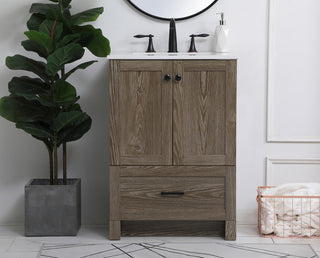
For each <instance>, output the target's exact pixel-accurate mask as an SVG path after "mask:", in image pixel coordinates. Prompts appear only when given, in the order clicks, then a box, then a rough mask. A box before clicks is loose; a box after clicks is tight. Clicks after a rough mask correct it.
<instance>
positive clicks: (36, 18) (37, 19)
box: [27, 13, 46, 31]
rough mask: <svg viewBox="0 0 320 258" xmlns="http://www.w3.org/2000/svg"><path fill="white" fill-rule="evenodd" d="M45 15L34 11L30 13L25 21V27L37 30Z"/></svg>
mask: <svg viewBox="0 0 320 258" xmlns="http://www.w3.org/2000/svg"><path fill="white" fill-rule="evenodd" d="M45 18H46V17H45V16H44V15H42V14H38V13H34V14H32V15H31V17H30V19H29V20H28V22H27V27H28V29H29V30H37V31H38V30H39V27H40V25H41V23H42V22H43V21H44V20H45Z"/></svg>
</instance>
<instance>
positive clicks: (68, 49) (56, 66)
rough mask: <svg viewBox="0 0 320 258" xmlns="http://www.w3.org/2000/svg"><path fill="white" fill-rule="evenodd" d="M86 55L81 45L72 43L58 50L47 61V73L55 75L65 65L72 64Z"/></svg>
mask: <svg viewBox="0 0 320 258" xmlns="http://www.w3.org/2000/svg"><path fill="white" fill-rule="evenodd" d="M83 55H84V49H83V48H82V47H81V45H79V44H75V43H71V44H69V45H67V46H65V47H62V48H58V49H56V50H55V51H54V52H53V53H52V54H51V55H50V56H49V57H48V59H47V61H48V63H47V69H46V73H47V74H48V75H54V74H56V73H57V72H58V71H60V70H61V69H62V68H63V66H64V65H65V64H68V63H72V62H74V61H76V60H78V59H80V58H82V57H83Z"/></svg>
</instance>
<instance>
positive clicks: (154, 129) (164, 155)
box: [110, 60, 172, 165]
mask: <svg viewBox="0 0 320 258" xmlns="http://www.w3.org/2000/svg"><path fill="white" fill-rule="evenodd" d="M171 73H172V62H165V61H153V60H149V61H142V60H133V61H130V60H111V61H110V163H111V165H171V164H172V81H171V80H170V81H166V80H165V79H164V76H165V74H171Z"/></svg>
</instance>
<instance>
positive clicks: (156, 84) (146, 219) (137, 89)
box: [109, 60, 237, 240]
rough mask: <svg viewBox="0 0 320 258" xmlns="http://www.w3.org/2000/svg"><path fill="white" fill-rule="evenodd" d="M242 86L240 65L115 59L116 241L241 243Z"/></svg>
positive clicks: (112, 77) (113, 173)
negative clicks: (179, 238)
mask: <svg viewBox="0 0 320 258" xmlns="http://www.w3.org/2000/svg"><path fill="white" fill-rule="evenodd" d="M166 74H169V75H171V78H172V79H171V80H170V81H166V80H164V76H165V75H166ZM175 75H181V76H182V80H181V81H176V80H175V79H174V78H175ZM236 81H237V61H236V60H174V61H172V60H111V61H110V165H111V166H110V178H109V181H110V232H109V237H110V239H112V240H118V239H120V235H121V233H122V234H123V235H146V234H147V235H163V234H165V235H179V234H184V235H198V234H201V235H210V234H214V235H217V234H218V235H224V236H225V239H226V240H235V239H236V166H235V165H236V105H237V101H236V99H237V97H236ZM161 193H164V194H161ZM168 193H169V194H168ZM172 193H173V194H172Z"/></svg>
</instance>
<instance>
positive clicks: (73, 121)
mask: <svg viewBox="0 0 320 258" xmlns="http://www.w3.org/2000/svg"><path fill="white" fill-rule="evenodd" d="M49 1H50V2H52V3H34V4H32V6H31V8H30V13H31V17H30V19H29V20H28V22H27V27H28V29H29V30H28V31H27V32H25V33H24V34H25V36H26V40H24V41H22V42H21V45H22V47H23V48H24V49H25V50H26V51H30V52H34V53H36V54H37V55H38V56H39V58H38V60H34V59H32V58H29V57H27V56H23V55H15V56H8V57H7V58H6V65H7V67H8V68H9V69H11V70H23V71H27V72H31V73H32V74H33V76H32V77H29V76H20V77H13V78H12V80H11V81H10V82H9V85H8V86H9V92H10V95H9V96H5V97H2V98H1V99H0V115H1V116H2V117H4V118H5V119H7V120H9V121H11V122H14V123H15V124H16V127H17V128H19V129H22V130H24V131H25V132H26V133H28V134H30V135H32V136H33V137H34V138H35V139H37V140H40V141H42V142H43V143H44V144H45V146H46V148H47V150H48V152H49V164H50V183H51V184H58V158H57V149H58V148H59V147H60V146H61V145H62V146H63V182H64V183H65V184H66V183H67V171H66V155H67V153H66V144H67V143H68V142H71V141H76V140H78V139H80V138H81V137H82V136H83V135H84V134H85V133H86V132H87V131H88V130H89V129H90V127H91V118H90V116H89V115H88V114H86V113H85V112H83V111H82V109H81V107H80V105H79V103H78V101H79V99H80V97H79V96H78V95H77V91H76V88H75V87H74V86H73V85H72V84H71V83H70V82H68V81H67V80H68V79H69V77H70V76H71V75H72V74H73V73H74V72H76V71H78V70H84V69H86V68H87V67H89V66H90V65H92V64H93V63H95V62H96V61H89V62H84V63H81V64H78V65H77V66H72V63H74V62H75V61H78V60H80V59H81V58H82V57H83V55H84V53H85V49H87V50H89V51H90V52H91V53H92V54H93V55H95V56H97V57H106V56H107V55H108V54H110V43H109V40H108V39H107V38H105V37H104V36H103V34H102V31H101V30H100V29H97V28H95V27H93V26H92V25H89V24H88V23H89V22H93V21H95V20H96V19H97V18H98V17H99V15H101V14H102V13H103V8H102V7H100V8H93V9H90V10H86V11H83V12H80V13H77V14H72V13H71V5H70V3H71V0H49ZM84 23H85V25H83V24H84Z"/></svg>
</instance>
